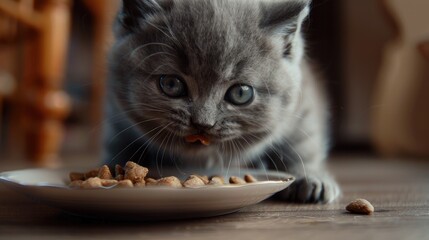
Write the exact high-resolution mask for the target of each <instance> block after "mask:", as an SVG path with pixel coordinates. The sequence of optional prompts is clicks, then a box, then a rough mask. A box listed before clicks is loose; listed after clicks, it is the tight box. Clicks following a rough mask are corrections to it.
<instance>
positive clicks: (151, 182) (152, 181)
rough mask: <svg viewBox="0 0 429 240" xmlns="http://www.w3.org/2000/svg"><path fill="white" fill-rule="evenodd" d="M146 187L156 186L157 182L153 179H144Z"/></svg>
mask: <svg viewBox="0 0 429 240" xmlns="http://www.w3.org/2000/svg"><path fill="white" fill-rule="evenodd" d="M145 181H146V186H155V185H156V184H157V182H158V181H157V180H156V179H153V178H146V179H145Z"/></svg>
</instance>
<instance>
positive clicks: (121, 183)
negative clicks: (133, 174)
mask: <svg viewBox="0 0 429 240" xmlns="http://www.w3.org/2000/svg"><path fill="white" fill-rule="evenodd" d="M116 187H118V188H132V187H134V184H133V182H132V181H131V180H129V179H125V180H122V181H119V182H118V184H117V185H116Z"/></svg>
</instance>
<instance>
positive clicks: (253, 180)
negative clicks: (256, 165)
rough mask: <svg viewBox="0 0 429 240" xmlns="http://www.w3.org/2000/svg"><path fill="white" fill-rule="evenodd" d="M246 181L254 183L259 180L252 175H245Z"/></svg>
mask: <svg viewBox="0 0 429 240" xmlns="http://www.w3.org/2000/svg"><path fill="white" fill-rule="evenodd" d="M244 181H246V182H247V183H254V182H257V181H258V180H257V179H256V178H255V177H254V176H252V175H250V174H246V175H244Z"/></svg>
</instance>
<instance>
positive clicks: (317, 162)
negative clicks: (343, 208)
mask: <svg viewBox="0 0 429 240" xmlns="http://www.w3.org/2000/svg"><path fill="white" fill-rule="evenodd" d="M322 138H323V136H321V135H317V134H315V135H309V134H308V133H306V132H303V131H298V133H297V134H295V136H294V137H293V138H292V139H290V140H285V141H284V142H283V143H282V144H281V145H283V146H278V147H281V148H282V149H287V150H286V151H284V152H282V156H281V158H282V159H280V160H281V161H282V162H283V163H284V165H286V168H287V169H285V170H286V172H288V173H291V174H292V175H294V176H295V177H296V180H295V182H294V183H293V184H292V185H291V186H289V187H288V188H287V189H285V190H284V191H282V192H280V193H279V194H278V196H279V197H280V198H281V199H283V200H286V201H289V202H298V203H329V202H332V201H334V200H335V199H336V198H337V197H338V196H339V195H340V188H339V186H338V184H337V182H336V181H335V180H334V178H333V177H332V176H331V174H330V173H329V172H328V171H327V169H326V166H325V158H326V154H325V153H326V149H325V147H324V146H323V144H322V143H323V139H322ZM277 165H279V164H277Z"/></svg>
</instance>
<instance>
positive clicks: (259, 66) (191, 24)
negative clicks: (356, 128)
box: [104, 0, 340, 203]
mask: <svg viewBox="0 0 429 240" xmlns="http://www.w3.org/2000/svg"><path fill="white" fill-rule="evenodd" d="M309 4H310V2H309V0H290V1H286V0H277V1H274V0H271V1H269V0H265V1H263V0H123V5H122V10H121V11H120V13H119V14H118V17H117V21H116V23H115V27H114V30H115V35H116V39H117V40H116V42H115V44H114V46H113V48H112V51H111V58H110V79H109V98H108V114H107V122H108V124H107V128H106V135H105V138H104V143H105V149H104V150H105V155H104V160H105V162H106V163H107V164H109V165H111V166H113V165H114V164H116V163H120V164H123V163H124V162H125V161H128V160H133V161H136V162H141V161H143V160H144V161H145V162H144V163H143V164H144V165H147V166H156V167H158V168H160V167H162V166H164V165H165V164H175V165H176V166H177V167H180V166H182V165H191V164H194V165H197V166H204V167H211V166H214V165H215V164H217V165H218V166H223V167H225V168H227V167H232V166H233V165H235V166H237V165H240V166H247V167H255V168H261V169H263V168H271V169H277V170H280V171H286V172H289V173H292V174H293V175H295V176H296V177H297V181H296V182H295V183H294V184H293V185H292V186H291V187H289V188H288V189H287V190H285V191H283V192H282V193H281V194H279V196H280V197H281V198H283V199H285V200H288V201H295V202H306V203H312V202H323V203H326V202H331V201H333V200H334V199H335V198H336V197H337V196H338V195H339V192H340V191H339V188H338V185H337V184H336V182H335V181H334V180H333V178H332V177H331V176H330V175H329V173H328V172H327V170H326V169H325V165H324V159H325V158H326V156H327V150H328V149H327V131H326V127H327V123H326V118H327V115H328V113H327V108H326V103H325V99H324V96H323V93H322V92H321V88H320V87H319V86H317V84H318V83H317V82H316V77H315V75H314V74H313V70H312V69H311V68H310V67H309V65H308V64H307V62H306V61H305V60H304V59H303V58H304V57H303V55H304V42H303V39H302V37H301V26H302V23H303V21H304V20H305V18H306V17H307V15H308V12H309ZM195 134H197V135H198V136H204V137H206V138H208V139H209V140H210V145H209V146H205V145H203V144H201V143H199V142H198V141H197V142H194V143H191V142H187V141H185V139H186V137H187V136H190V135H195ZM150 160H153V161H150Z"/></svg>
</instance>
